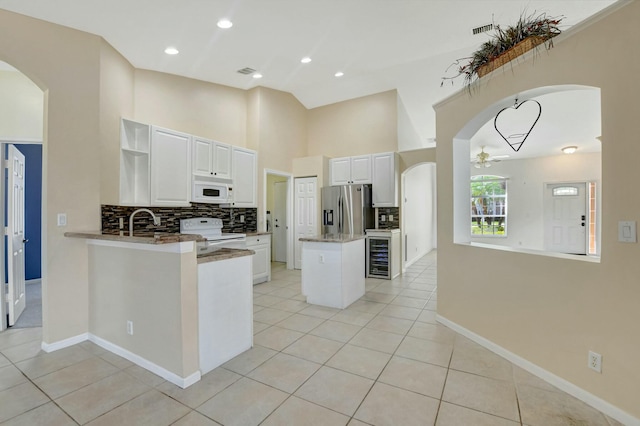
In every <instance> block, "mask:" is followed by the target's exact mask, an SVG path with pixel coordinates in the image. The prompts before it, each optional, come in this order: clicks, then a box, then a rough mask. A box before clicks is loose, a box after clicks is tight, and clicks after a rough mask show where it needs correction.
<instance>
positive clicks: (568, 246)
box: [544, 182, 589, 254]
mask: <svg viewBox="0 0 640 426" xmlns="http://www.w3.org/2000/svg"><path fill="white" fill-rule="evenodd" d="M586 192H587V184H586V183H584V182H581V183H554V184H547V185H546V188H545V203H544V204H545V215H544V227H545V250H547V251H554V252H558V253H571V254H587V235H588V234H587V229H588V228H589V222H588V220H589V216H588V215H587V201H586V199H587V198H586V197H587V196H586Z"/></svg>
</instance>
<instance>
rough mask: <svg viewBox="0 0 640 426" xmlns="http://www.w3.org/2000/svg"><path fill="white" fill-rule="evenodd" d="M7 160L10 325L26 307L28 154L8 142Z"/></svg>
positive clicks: (8, 299) (8, 302)
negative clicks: (25, 253) (25, 183)
mask: <svg viewBox="0 0 640 426" xmlns="http://www.w3.org/2000/svg"><path fill="white" fill-rule="evenodd" d="M8 148H9V149H8V151H9V152H8V159H7V163H8V164H7V177H8V180H7V271H8V274H7V275H8V279H9V283H8V293H7V304H8V305H9V308H8V313H9V325H10V326H12V325H14V324H15V323H16V321H17V320H18V317H19V316H20V314H22V312H23V311H24V308H25V307H26V304H27V303H26V300H27V299H26V296H25V286H24V243H26V240H25V239H24V155H22V153H21V152H20V151H18V149H17V148H16V147H15V146H13V145H8Z"/></svg>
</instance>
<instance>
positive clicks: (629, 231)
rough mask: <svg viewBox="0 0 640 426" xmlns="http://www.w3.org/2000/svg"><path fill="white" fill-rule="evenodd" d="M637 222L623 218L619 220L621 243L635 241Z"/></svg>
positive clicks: (619, 238) (619, 239)
mask: <svg viewBox="0 0 640 426" xmlns="http://www.w3.org/2000/svg"><path fill="white" fill-rule="evenodd" d="M636 238H637V237H636V222H635V221H628V220H627V221H625V220H621V221H620V222H618V241H620V242H621V243H635V242H637V239H636Z"/></svg>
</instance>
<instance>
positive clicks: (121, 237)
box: [64, 231, 203, 244]
mask: <svg viewBox="0 0 640 426" xmlns="http://www.w3.org/2000/svg"><path fill="white" fill-rule="evenodd" d="M64 236H65V237H69V238H85V239H90V240H107V241H120V242H127V243H138V244H171V243H182V242H185V241H201V240H203V239H202V237H201V236H200V235H191V234H179V233H168V232H157V233H152V232H148V233H145V232H139V233H136V234H135V235H134V236H133V237H130V236H129V233H128V232H123V233H117V234H116V233H112V232H110V233H109V232H107V233H103V232H101V231H84V232H65V233H64Z"/></svg>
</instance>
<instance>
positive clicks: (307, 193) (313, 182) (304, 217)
mask: <svg viewBox="0 0 640 426" xmlns="http://www.w3.org/2000/svg"><path fill="white" fill-rule="evenodd" d="M294 185H295V188H296V193H295V206H296V207H295V218H296V222H295V231H294V232H295V236H296V243H295V261H294V267H295V268H296V269H302V243H301V242H300V238H302V237H304V236H312V235H316V234H317V233H318V218H317V208H318V207H317V206H318V201H317V200H318V178H316V177H308V178H297V179H296V180H295V184H294Z"/></svg>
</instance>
